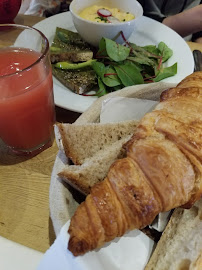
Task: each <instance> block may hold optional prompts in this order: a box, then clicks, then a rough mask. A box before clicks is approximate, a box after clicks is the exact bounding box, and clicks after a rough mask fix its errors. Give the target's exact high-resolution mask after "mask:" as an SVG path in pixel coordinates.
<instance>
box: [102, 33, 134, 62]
mask: <svg viewBox="0 0 202 270" xmlns="http://www.w3.org/2000/svg"><path fill="white" fill-rule="evenodd" d="M103 40H104V42H105V48H106V52H107V55H108V56H109V57H110V58H111V59H112V60H114V61H115V62H120V61H123V60H125V59H126V58H127V57H128V56H129V53H130V48H128V47H125V46H123V45H121V44H118V43H116V42H115V41H113V40H111V39H108V38H103ZM100 43H101V44H100V46H101V47H100V48H99V50H104V44H103V41H102V40H101V42H100Z"/></svg>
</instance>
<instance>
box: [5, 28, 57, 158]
mask: <svg viewBox="0 0 202 270" xmlns="http://www.w3.org/2000/svg"><path fill="white" fill-rule="evenodd" d="M54 122H55V107H54V97H53V81H52V72H51V64H50V59H49V43H48V40H47V38H46V37H45V36H44V35H43V34H42V33H41V32H40V31H38V30H37V29H34V28H31V27H27V26H21V25H11V24H10V25H5V24H2V25H0V138H1V139H2V140H3V141H4V143H5V144H6V145H7V146H8V147H9V149H10V150H11V151H12V152H14V153H16V154H19V155H35V154H38V153H39V152H41V151H42V150H44V149H46V148H47V147H48V146H51V144H52V140H53V125H54Z"/></svg>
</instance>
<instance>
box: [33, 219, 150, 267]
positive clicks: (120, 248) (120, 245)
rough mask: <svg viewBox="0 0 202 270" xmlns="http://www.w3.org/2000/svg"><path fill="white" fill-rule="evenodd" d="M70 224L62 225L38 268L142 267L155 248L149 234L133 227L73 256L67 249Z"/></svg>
mask: <svg viewBox="0 0 202 270" xmlns="http://www.w3.org/2000/svg"><path fill="white" fill-rule="evenodd" d="M69 223H70V221H68V222H67V223H66V224H65V225H64V226H63V228H62V229H61V231H60V233H59V235H58V237H57V238H56V240H55V242H54V244H53V245H52V246H51V248H50V249H49V250H48V251H47V252H46V253H45V255H44V257H43V259H42V261H41V262H40V264H39V266H38V268H37V270H68V269H74V270H95V269H96V270H104V269H110V270H134V269H135V270H143V269H144V267H145V265H146V264H147V261H148V259H149V257H150V254H151V252H152V250H153V247H154V242H153V241H152V240H151V239H150V238H149V237H147V236H146V235H145V234H144V233H142V232H141V231H139V230H133V231H130V232H129V233H127V234H125V235H124V236H122V237H121V238H118V237H117V238H116V239H115V240H114V241H111V242H110V243H107V244H106V245H105V246H104V247H102V248H101V249H99V250H98V249H97V250H95V251H92V252H88V253H86V254H85V255H83V256H78V257H74V256H73V255H72V253H71V252H70V251H69V250H68V249H67V243H68V240H69V234H68V233H67V231H68V227H69Z"/></svg>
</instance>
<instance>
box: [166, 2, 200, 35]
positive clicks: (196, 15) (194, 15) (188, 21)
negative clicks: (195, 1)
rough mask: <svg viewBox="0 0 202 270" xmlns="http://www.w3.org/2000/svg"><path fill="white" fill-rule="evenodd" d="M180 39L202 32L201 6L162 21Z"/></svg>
mask: <svg viewBox="0 0 202 270" xmlns="http://www.w3.org/2000/svg"><path fill="white" fill-rule="evenodd" d="M162 23H163V24H165V25H167V26H169V27H170V28H172V29H173V30H174V31H176V32H177V33H178V34H179V35H181V36H182V37H185V36H188V35H190V34H193V33H196V32H199V31H201V30H202V5H198V6H196V7H193V8H191V9H189V10H185V11H183V12H181V13H179V14H176V15H173V16H169V17H167V18H165V19H164V20H163V21H162Z"/></svg>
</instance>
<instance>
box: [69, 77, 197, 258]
mask: <svg viewBox="0 0 202 270" xmlns="http://www.w3.org/2000/svg"><path fill="white" fill-rule="evenodd" d="M201 82H202V72H195V73H193V74H191V75H190V76H188V77H187V78H185V79H184V80H183V81H182V82H181V83H179V84H178V86H177V87H176V88H172V89H169V90H167V91H165V92H163V93H162V95H161V102H160V103H159V104H158V105H157V106H156V108H155V110H154V111H153V112H151V113H148V114H146V115H145V116H144V117H143V119H142V120H141V121H140V123H139V125H138V128H137V131H136V132H135V134H134V136H133V137H132V139H131V140H130V141H129V142H128V143H127V146H126V147H127V157H126V158H124V159H120V160H117V161H116V162H115V163H114V164H113V165H112V166H111V168H110V170H109V172H108V175H107V177H106V178H105V180H104V181H103V182H101V183H98V184H96V185H95V186H93V188H92V189H91V193H90V194H89V195H88V196H87V198H86V200H85V202H83V203H82V204H81V205H80V206H79V207H78V209H77V211H76V213H75V214H74V216H73V217H72V219H71V223H70V227H69V231H68V232H69V234H70V239H69V243H68V249H69V250H70V251H71V252H72V253H73V254H74V255H75V256H78V255H81V254H84V253H86V252H88V251H90V250H93V249H95V248H98V247H101V246H103V245H104V243H105V242H108V241H111V240H112V239H114V238H115V237H117V236H122V235H123V234H124V233H125V232H127V231H128V230H132V229H135V228H138V229H141V228H144V227H145V226H147V225H149V224H151V223H152V221H153V220H154V218H155V217H156V215H157V214H158V213H160V212H163V211H168V210H171V209H172V208H175V207H178V206H183V207H190V206H191V205H192V204H193V203H194V202H195V201H196V200H198V199H199V198H200V196H201V194H202V180H201V173H202V165H201V163H202V95H201V94H202V83H201ZM200 87H201V88H200Z"/></svg>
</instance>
